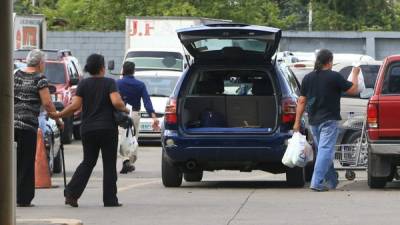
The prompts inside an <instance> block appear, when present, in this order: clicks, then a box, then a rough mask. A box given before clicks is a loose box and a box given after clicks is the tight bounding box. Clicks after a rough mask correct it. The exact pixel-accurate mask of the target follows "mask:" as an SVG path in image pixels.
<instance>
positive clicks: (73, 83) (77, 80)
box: [69, 77, 79, 86]
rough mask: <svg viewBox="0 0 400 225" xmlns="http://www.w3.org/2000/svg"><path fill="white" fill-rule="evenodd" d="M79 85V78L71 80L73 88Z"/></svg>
mask: <svg viewBox="0 0 400 225" xmlns="http://www.w3.org/2000/svg"><path fill="white" fill-rule="evenodd" d="M78 83H79V78H77V77H73V78H71V80H70V81H69V84H70V85H71V86H73V85H77V84H78Z"/></svg>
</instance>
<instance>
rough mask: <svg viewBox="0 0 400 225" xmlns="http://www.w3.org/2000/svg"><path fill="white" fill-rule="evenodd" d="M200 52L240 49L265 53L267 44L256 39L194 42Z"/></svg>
mask: <svg viewBox="0 0 400 225" xmlns="http://www.w3.org/2000/svg"><path fill="white" fill-rule="evenodd" d="M194 46H195V48H197V49H198V50H199V52H206V51H216V50H222V49H223V48H225V47H240V48H241V49H242V50H245V51H255V52H265V49H266V47H267V43H266V42H265V41H259V40H255V39H244V40H232V39H205V40H199V41H195V42H194Z"/></svg>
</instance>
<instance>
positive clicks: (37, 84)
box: [14, 49, 63, 207]
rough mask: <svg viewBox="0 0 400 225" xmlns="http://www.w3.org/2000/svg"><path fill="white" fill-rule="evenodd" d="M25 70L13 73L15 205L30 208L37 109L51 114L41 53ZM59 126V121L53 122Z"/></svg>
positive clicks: (31, 56) (35, 54) (37, 52)
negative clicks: (15, 164) (41, 108)
mask: <svg viewBox="0 0 400 225" xmlns="http://www.w3.org/2000/svg"><path fill="white" fill-rule="evenodd" d="M26 63H27V67H26V68H24V69H21V70H17V71H16V72H15V73H14V140H15V142H16V143H17V206H18V207H31V206H33V205H32V204H31V201H32V199H33V198H34V196H35V155H36V139H37V129H38V125H39V122H38V116H39V113H40V107H41V106H43V108H44V109H45V110H46V111H47V112H55V111H56V108H55V107H54V105H53V102H52V101H51V96H50V91H49V88H48V82H47V80H46V78H45V77H44V76H43V75H42V74H43V72H44V69H45V54H44V53H43V52H42V51H40V50H38V49H34V50H32V51H31V52H29V54H28V56H27V57H26ZM56 122H57V124H58V125H59V126H61V128H62V126H63V123H62V121H61V120H59V119H58V120H56Z"/></svg>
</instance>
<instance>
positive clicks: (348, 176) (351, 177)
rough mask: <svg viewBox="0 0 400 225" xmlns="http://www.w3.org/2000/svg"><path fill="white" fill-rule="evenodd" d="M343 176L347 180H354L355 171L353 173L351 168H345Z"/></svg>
mask: <svg viewBox="0 0 400 225" xmlns="http://www.w3.org/2000/svg"><path fill="white" fill-rule="evenodd" d="M345 177H346V179H347V180H354V179H356V173H354V171H352V170H346V174H345Z"/></svg>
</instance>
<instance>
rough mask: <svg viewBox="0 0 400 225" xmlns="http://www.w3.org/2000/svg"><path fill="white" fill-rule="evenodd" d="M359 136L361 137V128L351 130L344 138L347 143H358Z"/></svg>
mask: <svg viewBox="0 0 400 225" xmlns="http://www.w3.org/2000/svg"><path fill="white" fill-rule="evenodd" d="M359 138H361V130H358V131H354V132H351V133H350V134H349V135H346V137H345V139H344V143H345V144H357V143H358V140H359Z"/></svg>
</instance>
